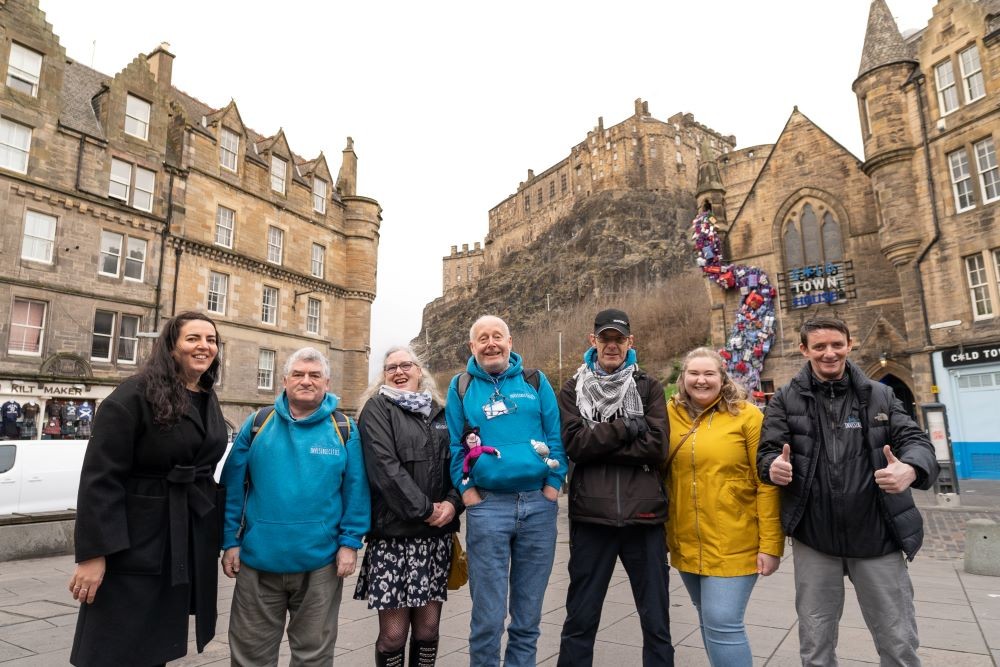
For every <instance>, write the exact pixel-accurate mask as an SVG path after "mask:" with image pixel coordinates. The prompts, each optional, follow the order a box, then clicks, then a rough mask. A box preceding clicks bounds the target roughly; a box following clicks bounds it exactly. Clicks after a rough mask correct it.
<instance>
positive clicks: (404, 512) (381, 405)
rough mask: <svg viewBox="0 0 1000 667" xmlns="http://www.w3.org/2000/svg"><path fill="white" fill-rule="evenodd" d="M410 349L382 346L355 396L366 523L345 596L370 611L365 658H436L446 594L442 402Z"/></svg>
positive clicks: (453, 505)
mask: <svg viewBox="0 0 1000 667" xmlns="http://www.w3.org/2000/svg"><path fill="white" fill-rule="evenodd" d="M421 366H422V364H421V363H420V360H419V359H418V358H417V356H416V354H414V352H413V350H412V349H411V348H409V347H406V346H399V347H393V348H390V349H389V351H388V352H387V353H386V355H385V360H384V362H383V368H382V371H381V372H379V373H378V375H377V376H376V377H375V379H374V380H373V381H372V383H371V385H370V386H369V387H368V390H367V391H366V392H365V393H364V395H363V396H362V401H363V405H364V408H363V409H362V411H361V416H360V417H359V418H358V428H359V429H360V431H361V446H362V449H363V451H364V453H365V471H366V472H367V474H368V484H369V486H370V488H371V496H372V525H371V531H370V532H369V533H368V536H367V545H366V547H365V557H364V561H363V562H362V564H361V572H360V573H359V575H358V585H357V589H356V590H355V591H354V599H356V600H367V601H368V608H369V609H377V610H378V640H376V642H375V664H376V665H381V666H385V667H402V665H403V655H404V653H405V651H406V639H407V635H409V638H410V662H409V664H410V665H414V666H419V667H429V666H430V665H433V664H434V663H435V661H436V659H437V648H438V626H439V623H440V621H441V606H442V604H443V603H444V601H445V600H446V599H447V598H448V590H447V584H448V568H449V566H450V565H451V545H452V533H455V532H457V531H458V528H459V521H458V515H459V512H461V509H462V501H461V498H460V497H459V495H458V491H457V490H455V488H454V487H453V486H452V483H451V477H450V475H449V467H448V466H449V461H450V459H451V454H450V450H449V448H448V445H449V437H448V426H447V424H446V423H445V417H444V401H442V400H441V396H440V394H439V393H438V391H437V386H436V385H435V383H434V378H433V377H432V376H431V375H430V374H429V373H425V372H424V370H423V368H422V367H421Z"/></svg>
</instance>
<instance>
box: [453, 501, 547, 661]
mask: <svg viewBox="0 0 1000 667" xmlns="http://www.w3.org/2000/svg"><path fill="white" fill-rule="evenodd" d="M479 493H480V495H482V496H483V501H482V502H481V503H478V504H476V505H473V506H472V507H467V508H466V509H465V516H466V534H465V539H466V548H467V552H468V557H469V592H470V593H471V594H472V623H471V625H472V627H471V630H470V633H469V665H470V667H496V666H498V665H499V664H500V636H501V635H502V634H503V629H504V620H505V619H506V617H507V612H508V603H507V600H508V590H509V592H510V606H509V611H510V625H509V626H508V627H507V653H506V656H505V658H504V664H505V665H506V667H531V666H533V665H534V664H535V651H536V648H537V646H536V645H537V643H538V636H539V634H541V631H540V630H539V624H540V623H541V620H542V599H543V598H544V597H545V587H546V586H547V585H548V583H549V573H550V572H551V571H552V561H553V559H554V558H555V551H556V516H557V514H558V512H559V505H558V503H556V502H553V501H551V500H549V499H548V498H546V497H545V496H544V495H542V492H541V491H540V490H539V491H524V492H520V493H502V492H498V491H485V490H482V489H480V490H479Z"/></svg>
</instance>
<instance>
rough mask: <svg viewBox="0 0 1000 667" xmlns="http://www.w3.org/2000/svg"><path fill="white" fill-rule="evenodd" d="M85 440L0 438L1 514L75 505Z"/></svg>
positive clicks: (85, 444) (28, 512)
mask: <svg viewBox="0 0 1000 667" xmlns="http://www.w3.org/2000/svg"><path fill="white" fill-rule="evenodd" d="M86 449H87V441H86V440H0V515H4V514H34V513H36V512H52V511H59V510H67V509H75V508H76V492H77V489H78V488H79V486H80V469H81V468H82V467H83V454H84V452H85V451H86Z"/></svg>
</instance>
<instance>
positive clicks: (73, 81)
mask: <svg viewBox="0 0 1000 667" xmlns="http://www.w3.org/2000/svg"><path fill="white" fill-rule="evenodd" d="M110 81H111V78H110V77H108V76H105V75H104V74H101V73H100V72H98V71H95V70H92V69H90V68H89V67H85V66H84V65H81V64H80V63H78V62H76V61H75V60H67V61H66V70H65V73H64V74H63V85H62V92H61V94H60V102H61V105H62V108H61V109H60V110H59V122H60V123H62V124H63V125H64V126H66V127H68V128H70V129H73V130H76V131H77V132H82V133H83V134H86V135H88V136H91V137H94V138H96V139H102V140H103V139H106V137H105V136H104V130H103V129H102V128H101V124H100V123H99V122H97V114H96V113H94V105H93V103H92V102H91V100H93V99H94V97H95V96H96V95H97V94H98V93H99V92H101V90H102V89H103V88H104V86H106V85H107V84H108V83H109V82H110Z"/></svg>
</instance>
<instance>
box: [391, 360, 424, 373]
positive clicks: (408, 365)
mask: <svg viewBox="0 0 1000 667" xmlns="http://www.w3.org/2000/svg"><path fill="white" fill-rule="evenodd" d="M414 366H416V364H415V363H413V362H412V361H404V362H403V363H401V364H390V365H388V366H386V367H385V374H386V375H392V374H393V373H395V372H396V371H397V370H400V371H403V372H404V373H409V372H410V371H411V370H413V367H414Z"/></svg>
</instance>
